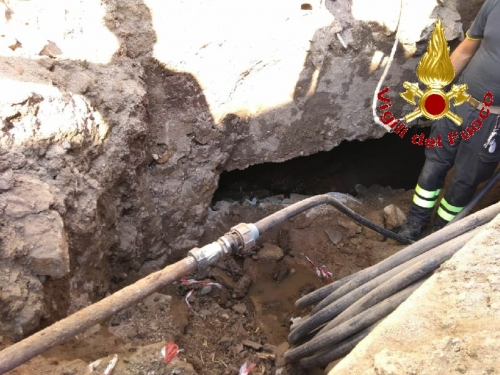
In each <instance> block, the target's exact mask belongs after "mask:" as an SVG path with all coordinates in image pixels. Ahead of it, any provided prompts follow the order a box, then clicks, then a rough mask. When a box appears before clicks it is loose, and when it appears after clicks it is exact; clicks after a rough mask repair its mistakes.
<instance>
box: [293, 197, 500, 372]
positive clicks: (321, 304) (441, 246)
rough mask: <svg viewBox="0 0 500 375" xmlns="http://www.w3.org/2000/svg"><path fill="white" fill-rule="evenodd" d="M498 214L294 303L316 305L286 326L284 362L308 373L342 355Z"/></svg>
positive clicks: (449, 230)
mask: <svg viewBox="0 0 500 375" xmlns="http://www.w3.org/2000/svg"><path fill="white" fill-rule="evenodd" d="M499 213H500V203H497V204H495V205H492V206H490V207H487V208H485V209H483V210H481V211H478V212H476V213H475V214H473V215H470V216H468V217H465V218H463V219H461V220H460V221H457V222H454V223H450V224H449V225H447V226H446V227H444V228H443V229H441V230H440V231H438V232H435V233H433V234H431V235H429V236H427V237H425V238H423V239H421V240H420V241H417V242H415V243H413V244H411V245H409V246H407V247H406V248H404V249H403V250H401V251H399V252H398V253H396V254H394V255H392V256H390V257H388V258H386V259H385V260H383V261H382V262H380V263H378V264H376V265H374V266H371V267H369V268H366V269H364V270H361V271H359V272H357V273H355V274H353V275H350V276H347V277H345V278H343V279H340V280H337V281H335V282H333V283H331V284H328V285H325V286H324V287H322V288H320V289H318V290H316V291H314V292H312V293H310V294H308V295H306V296H304V297H302V298H300V299H299V300H297V301H296V303H295V306H296V307H297V308H299V309H302V308H305V307H308V306H311V305H313V304H316V306H315V307H314V308H313V309H312V310H311V312H310V314H309V315H308V316H306V317H304V318H302V319H300V320H299V321H298V322H296V323H295V324H293V325H292V327H291V333H290V335H289V336H288V341H289V342H290V344H291V345H293V347H291V348H290V349H289V350H288V351H287V352H286V353H285V355H284V356H285V359H286V361H287V362H298V361H300V365H301V367H303V368H305V369H310V368H315V367H325V366H327V365H328V364H329V363H330V362H333V361H335V360H337V359H339V358H341V357H343V356H345V355H346V354H348V353H349V352H350V351H351V350H352V349H353V348H354V347H355V346H356V345H357V344H358V343H359V342H360V341H361V340H362V339H363V338H364V337H366V336H367V335H368V334H369V333H370V332H371V331H372V330H373V328H374V327H375V326H376V325H377V324H378V323H380V322H381V321H382V320H383V319H384V318H385V317H387V315H389V314H390V313H391V312H392V311H394V310H395V309H396V308H397V307H398V306H399V305H400V304H401V303H402V302H403V301H405V300H406V299H407V298H408V297H409V296H410V295H411V294H412V293H413V292H414V291H415V290H416V289H417V288H418V287H419V286H420V285H421V284H422V283H423V282H424V281H425V280H426V279H427V278H428V277H429V276H430V275H431V274H432V273H433V272H434V270H436V269H437V268H439V266H440V265H441V264H442V263H444V262H445V261H447V260H448V259H450V258H451V257H452V255H453V254H455V253H456V252H457V251H458V250H459V249H461V248H462V247H463V246H464V245H465V244H466V243H467V242H468V241H469V240H470V239H471V238H472V237H473V236H474V235H475V234H476V233H477V232H478V230H479V227H480V226H482V225H484V224H486V223H488V222H489V221H491V220H492V219H493V218H494V217H495V216H496V215H497V214H499Z"/></svg>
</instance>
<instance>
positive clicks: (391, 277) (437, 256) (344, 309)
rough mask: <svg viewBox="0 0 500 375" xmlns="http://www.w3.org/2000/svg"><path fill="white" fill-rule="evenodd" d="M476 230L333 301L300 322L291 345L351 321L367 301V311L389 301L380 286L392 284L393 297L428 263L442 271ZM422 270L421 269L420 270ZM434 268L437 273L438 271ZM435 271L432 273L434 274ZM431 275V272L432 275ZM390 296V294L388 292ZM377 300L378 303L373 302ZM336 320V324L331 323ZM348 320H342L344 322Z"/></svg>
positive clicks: (291, 335) (295, 329) (294, 330)
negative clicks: (384, 300) (411, 274)
mask: <svg viewBox="0 0 500 375" xmlns="http://www.w3.org/2000/svg"><path fill="white" fill-rule="evenodd" d="M477 230H478V229H476V230H474V231H472V232H467V233H465V234H463V235H462V236H460V237H457V238H455V239H453V240H451V241H449V242H446V243H444V244H442V245H440V246H438V247H436V248H434V249H432V250H429V251H427V252H425V253H423V254H421V255H419V256H417V257H415V258H413V259H410V260H409V261H407V262H405V263H403V264H400V265H399V266H397V267H395V268H393V269H391V270H388V271H387V272H385V273H383V274H381V275H379V276H377V277H376V278H374V279H372V280H369V281H368V282H367V283H365V284H362V285H360V286H359V287H357V288H356V289H354V290H352V291H350V292H349V293H347V294H345V295H344V296H342V297H341V298H339V299H337V300H335V301H333V302H332V303H331V304H329V305H327V306H325V307H324V308H322V309H321V310H320V311H318V312H317V313H315V314H314V315H311V316H309V317H308V318H307V319H301V321H302V323H301V324H299V325H297V326H296V327H292V328H291V332H290V335H289V336H288V341H289V342H290V343H291V344H297V343H299V342H300V341H301V340H303V339H304V338H305V337H306V336H308V335H309V334H310V333H311V332H312V331H314V330H316V329H317V328H318V327H320V326H321V325H323V324H325V323H327V322H329V323H328V324H327V325H326V326H325V327H323V328H322V329H321V330H320V331H319V333H320V334H321V333H322V332H325V331H327V330H329V329H331V328H332V327H333V326H335V325H337V324H338V322H339V319H341V318H342V317H345V316H346V314H350V315H349V317H352V316H354V315H355V314H354V313H350V312H352V311H353V309H354V308H356V307H357V306H358V307H359V306H360V303H362V302H363V301H366V300H367V299H368V298H371V299H372V303H371V304H370V305H369V306H367V305H363V307H362V308H363V309H366V308H368V307H370V306H372V305H374V304H375V303H377V302H379V301H380V300H382V299H384V298H386V297H387V296H388V295H389V294H383V293H381V289H380V288H381V286H383V285H386V286H387V283H392V285H393V288H395V289H394V290H392V291H391V292H390V293H394V292H395V290H400V289H402V288H404V287H406V286H407V285H409V284H411V283H413V281H415V280H417V279H418V278H420V277H421V276H420V277H416V275H415V277H416V278H415V277H414V278H413V279H412V280H410V281H408V276H409V275H408V272H415V273H416V274H418V273H421V272H424V273H425V272H427V271H428V268H429V267H431V266H430V264H427V265H426V262H429V261H431V262H434V261H438V264H437V266H436V265H435V264H434V265H435V268H437V267H439V265H440V264H441V263H443V262H444V260H443V259H448V258H449V257H451V255H452V254H454V253H455V252H456V251H457V250H458V249H459V248H460V247H462V246H463V245H464V244H465V243H466V242H467V241H468V240H469V239H471V238H472V237H473V236H474V235H475V234H476V233H477ZM420 268H422V269H420ZM435 268H434V269H435ZM434 269H432V270H434ZM432 270H431V271H428V272H432ZM388 293H389V292H388ZM375 299H376V302H373V301H374V300H375ZM356 311H357V312H356V314H357V313H358V312H359V311H360V310H359V308H358V310H356ZM332 319H333V320H332ZM344 320H346V319H342V321H344Z"/></svg>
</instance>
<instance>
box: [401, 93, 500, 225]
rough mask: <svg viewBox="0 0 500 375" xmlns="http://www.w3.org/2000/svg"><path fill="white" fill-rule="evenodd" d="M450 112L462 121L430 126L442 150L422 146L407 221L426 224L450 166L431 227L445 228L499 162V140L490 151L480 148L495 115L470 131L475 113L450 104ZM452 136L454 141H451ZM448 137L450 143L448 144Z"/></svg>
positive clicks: (470, 107)
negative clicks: (448, 179) (450, 174)
mask: <svg viewBox="0 0 500 375" xmlns="http://www.w3.org/2000/svg"><path fill="white" fill-rule="evenodd" d="M451 111H453V112H454V113H456V114H458V115H459V116H460V117H462V119H463V122H462V124H461V125H460V126H457V125H455V124H454V123H453V122H452V121H451V120H449V119H448V118H446V117H445V118H442V119H440V120H437V121H435V122H434V123H433V125H432V128H431V133H430V137H432V138H434V139H437V136H438V135H440V136H441V140H442V147H437V146H435V147H434V148H429V147H426V150H425V157H426V160H425V164H424V167H423V168H422V171H421V172H420V176H419V178H418V184H417V187H416V189H415V194H414V196H413V202H412V205H411V208H410V211H409V213H408V220H412V221H415V222H417V223H419V224H422V225H427V224H428V223H429V221H430V217H431V214H432V211H433V208H434V206H435V203H437V199H438V196H439V194H440V191H441V189H442V188H443V185H444V180H445V177H446V174H447V172H448V171H449V170H450V169H451V168H452V167H453V166H455V170H454V173H453V177H452V180H451V183H450V185H449V187H448V189H447V190H446V192H445V194H444V196H443V199H441V202H440V205H439V208H438V210H437V213H436V218H435V222H434V224H435V225H438V226H444V225H446V224H447V223H448V222H449V221H451V220H452V219H453V218H454V217H455V216H456V214H458V213H459V212H460V211H461V210H462V208H463V207H464V206H466V205H467V203H469V202H470V200H471V199H472V197H473V195H474V193H475V191H476V188H477V186H478V185H479V184H480V183H481V182H483V181H485V180H487V179H489V178H490V177H491V176H492V174H493V173H494V171H495V169H496V167H497V164H498V162H499V161H500V137H497V138H496V143H497V145H496V150H495V151H494V152H489V150H488V149H487V148H484V147H483V145H484V143H485V142H486V141H487V139H488V137H489V135H490V133H491V131H492V129H493V127H494V126H495V123H496V120H497V115H495V114H490V115H489V116H488V117H487V118H486V119H484V120H482V126H481V128H480V129H479V130H477V131H475V132H474V131H473V130H472V128H471V123H472V122H473V121H474V120H476V119H481V118H480V117H479V110H477V109H474V108H473V107H472V106H470V105H469V104H467V103H464V104H462V105H460V106H458V107H453V105H452V106H451ZM475 126H476V127H477V123H476V124H475ZM467 128H468V129H467ZM452 132H457V133H452ZM455 134H457V135H458V139H454V137H453V135H455ZM471 134H472V135H471ZM450 135H451V136H450ZM462 135H463V137H462ZM449 136H450V137H451V138H453V142H450V137H449ZM453 143H454V144H453ZM413 147H415V146H413Z"/></svg>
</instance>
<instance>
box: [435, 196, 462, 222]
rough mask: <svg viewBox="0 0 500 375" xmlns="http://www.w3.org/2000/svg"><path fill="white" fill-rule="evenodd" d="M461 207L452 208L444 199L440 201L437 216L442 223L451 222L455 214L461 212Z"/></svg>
mask: <svg viewBox="0 0 500 375" xmlns="http://www.w3.org/2000/svg"><path fill="white" fill-rule="evenodd" d="M462 209H463V207H458V206H453V205H451V204H449V203H448V202H447V201H446V199H444V197H443V199H441V203H440V204H439V208H438V210H437V215H438V216H439V217H440V218H441V219H443V220H444V221H447V222H449V221H452V220H453V219H454V218H455V216H457V214H458V213H459V212H460V211H462Z"/></svg>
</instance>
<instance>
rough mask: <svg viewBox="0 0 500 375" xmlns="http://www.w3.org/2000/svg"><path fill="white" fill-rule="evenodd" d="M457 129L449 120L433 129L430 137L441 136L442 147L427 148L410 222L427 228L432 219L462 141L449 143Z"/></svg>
mask: <svg viewBox="0 0 500 375" xmlns="http://www.w3.org/2000/svg"><path fill="white" fill-rule="evenodd" d="M456 129H457V126H456V125H455V124H453V123H452V122H451V121H450V120H448V119H447V118H444V119H441V120H439V121H436V122H435V123H434V124H433V125H432V128H431V134H430V137H432V138H434V139H437V136H438V135H440V136H441V139H442V146H441V147H438V146H435V147H433V148H426V150H425V157H426V159H425V164H424V167H423V168H422V171H421V172H420V176H419V177H418V182H417V186H416V187H415V193H414V195H413V200H412V205H411V207H410V211H409V212H408V221H411V222H414V223H418V224H419V225H420V226H423V227H425V226H426V225H427V224H428V223H429V221H430V218H431V214H432V210H433V208H434V206H435V205H436V202H437V199H438V196H439V193H440V192H441V189H442V188H443V185H444V180H445V177H446V174H447V173H448V171H449V170H450V169H451V167H452V166H453V163H454V161H455V155H456V152H457V149H458V146H459V144H460V139H458V140H456V141H455V142H454V144H451V143H450V142H448V133H450V132H451V131H454V130H456Z"/></svg>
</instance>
